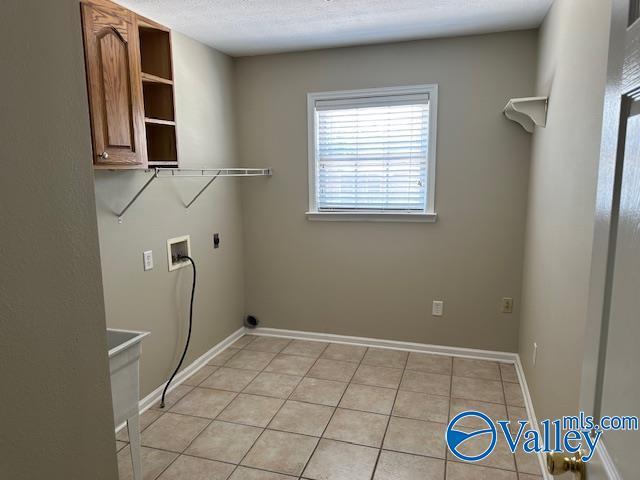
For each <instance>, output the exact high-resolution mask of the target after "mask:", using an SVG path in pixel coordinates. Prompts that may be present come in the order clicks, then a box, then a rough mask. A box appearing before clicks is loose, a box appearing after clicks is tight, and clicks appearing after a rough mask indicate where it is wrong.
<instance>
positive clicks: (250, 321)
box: [244, 315, 260, 328]
mask: <svg viewBox="0 0 640 480" xmlns="http://www.w3.org/2000/svg"><path fill="white" fill-rule="evenodd" d="M259 323H260V321H259V320H258V319H257V318H256V317H254V316H252V315H249V316H247V318H245V319H244V326H245V327H247V328H256V327H257V326H258V324H259Z"/></svg>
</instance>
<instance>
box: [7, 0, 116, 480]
mask: <svg viewBox="0 0 640 480" xmlns="http://www.w3.org/2000/svg"><path fill="white" fill-rule="evenodd" d="M0 18H2V19H3V22H2V28H1V29H0V41H1V43H2V48H1V49H0V69H1V70H2V75H1V76H0V84H1V85H2V92H3V93H2V96H0V112H1V113H0V159H2V174H1V175H0V225H1V228H2V237H1V239H0V272H1V274H0V383H1V384H2V393H1V394H0V405H1V407H2V408H0V432H1V433H0V452H2V453H0V458H1V460H0V471H1V473H0V477H2V478H6V479H11V480H33V479H44V478H46V479H50V480H68V479H95V480H115V479H116V478H117V473H116V462H115V450H114V434H113V412H112V410H111V393H110V387H109V380H108V378H109V377H108V375H109V373H108V364H107V343H106V334H105V314H104V302H103V296H102V281H101V278H100V258H99V251H98V229H97V225H96V217H95V201H94V190H93V175H92V170H93V169H92V167H91V162H90V161H89V159H90V158H91V144H90V135H89V123H88V121H86V119H87V118H88V109H87V95H86V89H85V77H84V61H83V54H82V41H81V39H82V34H81V31H80V9H79V7H78V2H77V1H76V0H65V1H58V2H41V1H35V0H8V1H3V2H2V3H1V4H0Z"/></svg>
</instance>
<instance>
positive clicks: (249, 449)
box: [220, 339, 329, 478]
mask: <svg viewBox="0 0 640 480" xmlns="http://www.w3.org/2000/svg"><path fill="white" fill-rule="evenodd" d="M293 341H294V339H291V340H290V341H289V343H287V345H286V346H285V347H284V348H283V349H282V350H285V349H286V348H287V347H288V346H289V345H291V343H292V342H293ZM250 343H252V342H250ZM328 346H329V344H327V345H326V346H325V348H323V349H322V352H320V355H319V356H318V358H317V359H316V361H315V362H313V365H315V364H316V363H317V361H318V359H320V357H321V356H322V354H323V353H324V351H325V350H326V349H327V347H328ZM281 352H282V351H281ZM277 356H278V354H276V356H275V357H273V359H272V360H271V361H273V360H274V359H275V358H276V357H277ZM271 361H270V362H269V363H268V364H267V365H266V366H265V367H264V368H267V367H268V366H269V364H270V363H271ZM311 368H313V366H311ZM311 368H310V369H309V370H308V371H307V373H308V372H309V371H310V370H311ZM262 371H264V369H263V370H262ZM261 373H262V372H261ZM305 377H306V376H305V375H303V376H302V377H301V378H300V380H299V381H298V383H297V384H296V386H295V387H294V389H293V390H292V391H291V393H290V394H289V396H288V397H287V398H286V399H285V401H284V402H282V405H280V408H279V409H278V411H277V412H276V413H275V415H274V416H273V417H272V418H271V420H269V423H267V426H266V427H264V428H263V429H262V432H260V435H258V436H257V437H256V439H255V440H254V441H253V443H252V444H251V446H250V447H249V448H248V449H247V451H246V453H245V454H244V455H243V456H242V458H241V459H240V461H239V462H238V464H237V465H236V468H234V469H233V471H232V472H231V474H230V475H229V477H228V478H231V477H232V476H233V474H234V473H235V472H236V471H237V470H238V468H240V466H241V464H242V462H243V461H244V459H245V458H246V457H247V455H249V452H251V450H253V447H255V445H256V443H258V440H260V438H262V435H264V432H266V431H267V429H268V427H269V425H270V424H271V422H272V421H273V419H274V418H276V415H278V413H280V410H282V407H284V406H285V405H286V403H287V401H289V398H291V395H293V393H294V392H295V391H296V389H297V388H298V385H300V383H301V382H302V380H304V379H305ZM220 413H222V412H220ZM318 442H319V441H318ZM247 468H253V467H247ZM257 470H261V469H257ZM264 471H268V470H264ZM303 472H304V468H303ZM274 473H276V472H274ZM300 475H302V472H301V473H300Z"/></svg>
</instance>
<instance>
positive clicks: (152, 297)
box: [96, 33, 244, 395]
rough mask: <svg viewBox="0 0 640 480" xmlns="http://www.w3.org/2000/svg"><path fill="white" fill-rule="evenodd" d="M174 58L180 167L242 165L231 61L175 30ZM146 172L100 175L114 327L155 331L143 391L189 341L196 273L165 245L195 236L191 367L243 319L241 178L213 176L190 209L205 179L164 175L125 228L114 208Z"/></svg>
mask: <svg viewBox="0 0 640 480" xmlns="http://www.w3.org/2000/svg"><path fill="white" fill-rule="evenodd" d="M173 54H174V62H175V65H174V67H175V85H176V109H177V112H176V117H177V122H178V148H179V152H178V154H179V156H180V162H181V167H194V166H233V165H235V164H237V160H236V158H235V144H234V140H235V133H234V123H235V122H234V120H233V119H234V113H233V95H234V82H233V63H232V62H233V61H232V59H231V58H229V57H227V56H226V55H223V54H221V53H218V52H216V51H215V50H213V49H211V48H209V47H206V46H204V45H202V44H200V43H198V42H196V41H194V40H191V39H189V38H188V37H185V36H184V35H180V34H178V33H174V37H173ZM148 175H149V174H148V173H146V174H145V173H140V172H138V173H134V172H96V198H97V203H98V222H99V228H100V249H101V256H102V269H103V276H104V293H105V303H106V309H107V324H108V325H109V326H110V327H118V328H128V329H139V330H147V331H150V332H151V336H150V337H148V338H147V339H145V340H144V342H143V347H142V364H141V374H140V377H141V387H142V392H141V393H142V395H146V394H147V393H149V392H150V391H152V390H153V389H155V388H156V387H157V386H158V385H160V384H161V383H162V382H163V381H165V380H166V378H167V377H168V375H169V374H170V373H171V371H172V370H173V368H174V367H175V365H176V363H177V361H178V359H179V356H180V354H181V353H182V348H183V345H184V341H185V338H186V328H187V324H188V314H189V294H190V289H191V272H190V269H186V268H185V269H181V270H178V271H175V272H169V271H168V269H167V247H166V241H167V239H169V238H173V237H176V236H180V235H186V234H188V235H191V248H192V250H191V253H192V256H193V258H194V259H195V261H196V264H197V272H198V289H197V291H196V301H195V308H194V326H193V335H192V338H191V346H190V349H189V354H188V356H187V358H186V359H185V365H188V364H189V363H190V362H191V361H193V360H194V359H195V358H197V357H198V356H200V355H202V354H203V353H204V352H206V351H207V350H209V349H210V348H211V347H212V346H214V345H215V344H216V343H218V342H219V341H221V340H222V339H223V338H225V337H226V336H228V335H229V334H231V333H232V332H233V331H235V330H237V329H238V328H240V327H241V326H242V318H243V313H244V282H243V264H242V223H241V219H240V218H241V202H240V190H239V183H238V180H235V179H218V180H216V181H215V183H214V184H213V185H212V186H211V187H210V188H209V189H208V190H207V191H206V192H205V193H204V194H203V195H202V196H201V197H200V199H199V200H198V201H197V202H196V203H195V204H194V205H193V206H192V207H191V208H189V209H188V210H186V209H185V208H184V204H185V202H187V201H189V200H190V199H191V198H192V196H193V195H195V194H196V193H197V192H198V190H199V188H200V187H201V186H203V185H204V184H205V183H206V181H207V179H158V180H156V181H155V182H154V183H153V184H152V185H151V186H150V187H149V189H148V190H146V191H145V192H144V193H143V195H142V196H141V197H140V198H139V200H138V201H137V202H136V203H135V204H134V205H133V206H132V207H131V209H130V210H129V211H128V212H127V214H126V216H125V217H124V221H123V223H122V224H121V225H119V224H118V222H117V220H116V217H115V215H114V211H119V210H120V209H121V208H122V207H123V206H124V205H125V204H126V202H127V201H128V200H129V199H130V198H131V197H132V196H133V195H134V194H135V192H136V191H137V189H138V188H139V187H140V186H141V185H142V184H143V183H144V181H145V179H146V178H148ZM214 232H219V233H220V236H221V240H222V243H221V247H220V249H218V250H214V249H213V234H214ZM145 250H153V254H154V260H155V268H154V269H153V270H151V271H148V272H144V271H143V268H142V252H143V251H145Z"/></svg>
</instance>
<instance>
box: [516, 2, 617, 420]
mask: <svg viewBox="0 0 640 480" xmlns="http://www.w3.org/2000/svg"><path fill="white" fill-rule="evenodd" d="M610 8H611V7H610V2H609V1H608V0H607V1H602V0H588V1H585V0H557V1H556V2H555V4H554V6H553V7H552V9H551V11H550V12H549V14H548V16H547V18H546V19H545V21H544V24H543V26H542V29H541V32H540V47H539V48H540V52H539V67H538V81H537V87H536V92H537V94H538V95H548V96H549V110H548V117H547V127H546V128H544V129H540V128H539V129H537V130H536V132H535V135H534V142H533V147H532V164H531V174H530V177H531V183H530V187H529V201H528V217H527V236H526V249H525V267H524V280H523V297H524V298H523V310H522V320H521V328H520V355H521V357H522V361H523V365H524V368H525V372H526V375H527V381H528V383H529V388H530V390H531V393H532V396H533V401H534V405H535V407H536V412H537V414H538V416H539V417H542V418H549V417H558V416H560V415H566V414H573V413H575V411H576V409H577V408H578V396H579V389H580V373H581V368H582V345H583V338H584V326H585V320H586V311H587V295H588V289H589V268H590V262H591V247H592V239H593V220H594V207H595V195H596V175H597V164H598V154H599V149H600V135H601V126H602V107H603V96H604V86H605V79H606V60H607V59H606V57H607V45H608V35H609V14H610ZM534 342H537V344H538V355H537V362H536V366H535V367H534V366H533V365H532V349H533V343H534Z"/></svg>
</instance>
